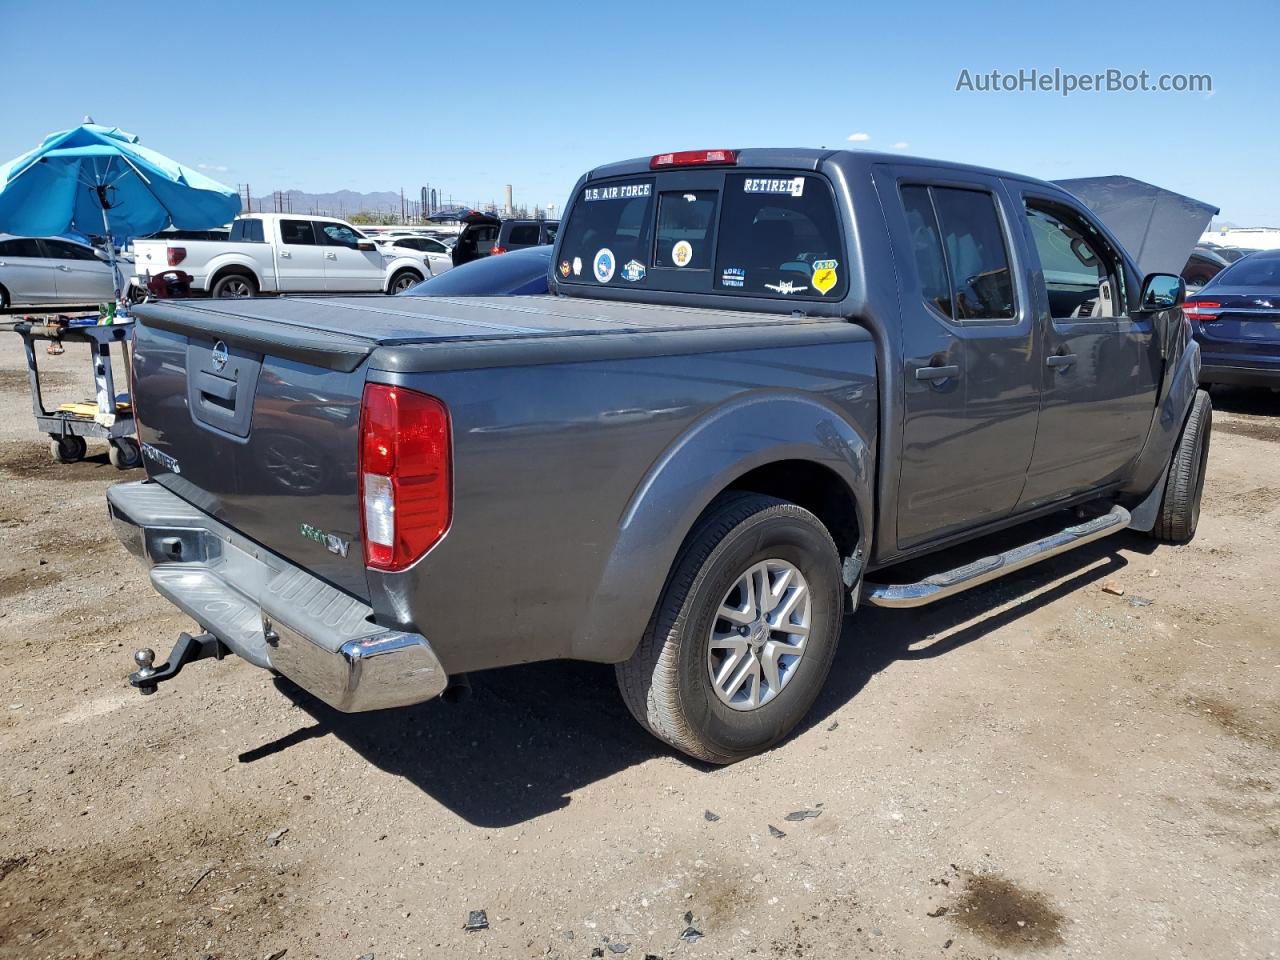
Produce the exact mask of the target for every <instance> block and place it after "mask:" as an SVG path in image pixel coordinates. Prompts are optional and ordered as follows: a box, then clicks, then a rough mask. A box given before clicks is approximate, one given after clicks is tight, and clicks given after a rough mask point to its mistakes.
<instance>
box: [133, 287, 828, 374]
mask: <svg viewBox="0 0 1280 960" xmlns="http://www.w3.org/2000/svg"><path fill="white" fill-rule="evenodd" d="M135 313H136V314H137V315H138V316H139V317H141V318H142V320H143V322H145V323H147V324H148V325H150V326H155V327H160V328H162V329H168V330H172V331H174V332H177V333H191V332H195V331H199V332H200V333H201V334H203V335H204V336H207V337H215V338H224V339H228V340H235V341H236V342H238V343H240V344H242V345H243V346H245V347H247V348H249V349H253V348H254V347H255V346H258V347H259V348H260V349H263V350H266V351H268V352H271V353H273V354H275V355H277V356H286V357H289V358H290V359H296V360H300V361H303V362H307V363H314V364H319V365H322V366H327V367H329V368H331V369H335V370H344V371H350V370H354V369H355V368H356V367H357V366H359V364H360V363H361V362H362V361H363V360H364V359H365V358H366V357H367V356H368V355H369V354H370V353H372V352H373V350H374V349H376V348H377V347H380V346H392V345H406V344H423V343H448V342H460V341H462V342H471V341H510V340H529V339H537V338H564V337H587V336H598V335H601V334H652V333H663V332H673V331H680V330H690V331H694V330H702V331H709V330H720V329H745V328H765V329H769V328H776V327H778V326H779V325H780V324H787V325H791V324H828V325H829V324H832V323H839V324H843V321H834V320H832V319H830V318H814V317H803V316H800V315H798V314H796V315H793V314H790V313H760V312H758V311H757V312H751V313H748V312H741V311H733V310H708V309H697V308H692V307H671V306H663V305H658V304H645V303H619V302H617V301H602V300H588V299H582V298H568V297H548V296H529V297H457V298H448V297H395V298H389V297H385V296H348V297H324V298H318V297H275V298H261V299H251V300H218V301H209V300H175V301H167V302H163V303H148V304H144V305H140V306H139V307H138V308H137V309H136V311H135Z"/></svg>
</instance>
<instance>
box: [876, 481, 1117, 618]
mask: <svg viewBox="0 0 1280 960" xmlns="http://www.w3.org/2000/svg"><path fill="white" fill-rule="evenodd" d="M1128 526H1129V511H1128V510H1126V509H1125V508H1124V507H1121V506H1114V507H1112V508H1111V512H1110V513H1106V514H1104V515H1102V516H1101V517H1094V518H1093V519H1092V520H1086V521H1084V522H1083V523H1077V524H1075V525H1074V526H1070V527H1067V528H1066V529H1065V530H1062V531H1059V532H1058V533H1054V534H1051V535H1049V536H1047V537H1042V538H1041V539H1039V540H1036V541H1035V542H1034V543H1028V544H1024V545H1023V546H1021V547H1014V548H1013V549H1012V550H1006V551H1005V552H1004V553H998V554H996V555H995V556H991V557H983V558H982V559H981V560H975V561H973V563H967V564H965V565H964V566H963V567H956V568H955V569H954V570H945V571H943V572H942V573H935V574H933V575H932V576H929V577H925V578H924V579H923V580H921V581H920V582H919V583H896V584H890V583H863V585H862V596H863V599H865V600H866V601H867V603H870V604H873V605H875V606H877V607H923V606H924V605H925V604H927V603H933V602H934V601H935V600H942V599H944V598H946V597H951V596H954V595H955V594H957V593H960V592H962V591H964V590H968V589H969V588H970V587H976V586H978V585H979V584H983V583H986V582H987V581H989V580H994V579H996V578H997V577H1003V576H1004V575H1005V574H1007V573H1013V571H1015V570H1021V569H1022V568H1023V567H1029V566H1031V565H1032V564H1033V563H1039V562H1040V561H1041V560H1047V559H1049V558H1050V557H1056V556H1057V555H1058V554H1060V553H1066V552H1067V551H1068V550H1074V549H1075V548H1076V547H1082V546H1084V545H1085V544H1086V543H1092V542H1093V541H1095V540H1101V539H1102V538H1103V537H1106V536H1110V535H1111V534H1113V533H1119V532H1120V531H1121V530H1124V529H1125V528H1126V527H1128Z"/></svg>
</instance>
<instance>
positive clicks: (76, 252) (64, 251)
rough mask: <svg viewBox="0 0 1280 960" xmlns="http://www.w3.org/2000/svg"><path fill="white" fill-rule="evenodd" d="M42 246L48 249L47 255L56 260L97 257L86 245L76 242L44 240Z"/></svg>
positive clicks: (91, 258) (95, 258) (92, 258)
mask: <svg viewBox="0 0 1280 960" xmlns="http://www.w3.org/2000/svg"><path fill="white" fill-rule="evenodd" d="M44 246H45V249H46V250H48V251H49V256H51V257H54V258H55V259H58V260H97V259H98V258H97V257H96V256H95V255H94V252H93V251H92V250H90V249H89V248H88V247H82V246H80V245H79V244H76V243H67V242H66V241H65V240H45V241H44Z"/></svg>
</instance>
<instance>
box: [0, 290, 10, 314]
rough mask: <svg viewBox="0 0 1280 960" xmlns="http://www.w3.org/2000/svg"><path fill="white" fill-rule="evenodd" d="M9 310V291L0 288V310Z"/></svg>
mask: <svg viewBox="0 0 1280 960" xmlns="http://www.w3.org/2000/svg"><path fill="white" fill-rule="evenodd" d="M8 309H9V291H8V290H6V289H5V288H4V287H0V310H8Z"/></svg>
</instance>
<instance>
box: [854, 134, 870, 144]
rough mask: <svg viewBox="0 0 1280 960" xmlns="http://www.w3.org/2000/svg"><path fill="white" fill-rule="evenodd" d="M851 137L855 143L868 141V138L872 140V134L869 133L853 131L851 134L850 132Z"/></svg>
mask: <svg viewBox="0 0 1280 960" xmlns="http://www.w3.org/2000/svg"><path fill="white" fill-rule="evenodd" d="M849 139H850V140H852V141H854V143H863V142H865V141H867V140H870V139H871V134H869V133H851V134H849Z"/></svg>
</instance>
